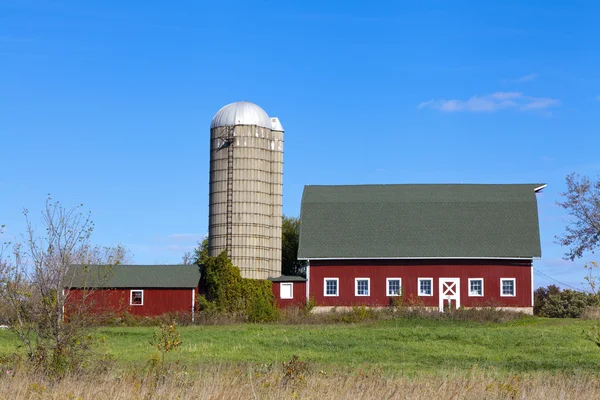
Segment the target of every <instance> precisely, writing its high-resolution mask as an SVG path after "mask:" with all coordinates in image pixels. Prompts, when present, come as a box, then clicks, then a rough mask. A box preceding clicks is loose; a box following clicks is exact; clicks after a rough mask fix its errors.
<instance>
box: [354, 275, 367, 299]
mask: <svg viewBox="0 0 600 400" xmlns="http://www.w3.org/2000/svg"><path fill="white" fill-rule="evenodd" d="M369 281H370V279H369V278H356V279H354V295H356V296H368V295H369Z"/></svg>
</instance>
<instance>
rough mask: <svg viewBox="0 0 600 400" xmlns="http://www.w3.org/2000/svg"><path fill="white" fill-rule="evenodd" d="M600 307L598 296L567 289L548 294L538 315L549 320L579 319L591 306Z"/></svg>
mask: <svg viewBox="0 0 600 400" xmlns="http://www.w3.org/2000/svg"><path fill="white" fill-rule="evenodd" d="M594 305H598V299H597V297H596V296H594V295H592V294H589V293H583V292H577V291H575V290H570V289H565V290H563V291H559V292H558V293H556V292H554V293H551V294H548V296H547V298H545V300H544V301H543V302H542V303H541V305H540V307H539V311H538V315H540V316H542V317H549V318H579V317H581V314H582V313H583V311H584V310H585V309H586V308H587V307H590V306H594Z"/></svg>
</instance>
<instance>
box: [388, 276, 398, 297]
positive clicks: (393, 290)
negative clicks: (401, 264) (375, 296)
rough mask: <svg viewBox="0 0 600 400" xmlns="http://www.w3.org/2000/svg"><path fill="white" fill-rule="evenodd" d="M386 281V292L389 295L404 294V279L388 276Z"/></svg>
mask: <svg viewBox="0 0 600 400" xmlns="http://www.w3.org/2000/svg"><path fill="white" fill-rule="evenodd" d="M386 283H387V284H386V286H387V288H386V293H387V295H388V296H400V295H401V294H402V279H400V278H387V279H386Z"/></svg>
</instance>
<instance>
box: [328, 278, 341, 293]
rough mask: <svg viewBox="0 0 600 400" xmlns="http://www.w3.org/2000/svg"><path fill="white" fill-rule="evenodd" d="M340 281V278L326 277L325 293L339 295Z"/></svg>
mask: <svg viewBox="0 0 600 400" xmlns="http://www.w3.org/2000/svg"><path fill="white" fill-rule="evenodd" d="M338 283H339V279H338V278H325V285H324V286H325V287H324V289H325V290H324V291H325V293H324V295H325V296H338V295H339V290H338Z"/></svg>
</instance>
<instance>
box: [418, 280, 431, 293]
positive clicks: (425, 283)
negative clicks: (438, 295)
mask: <svg viewBox="0 0 600 400" xmlns="http://www.w3.org/2000/svg"><path fill="white" fill-rule="evenodd" d="M419 296H433V278H419Z"/></svg>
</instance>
